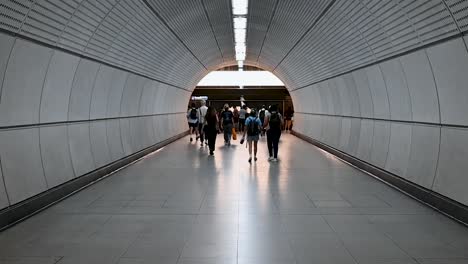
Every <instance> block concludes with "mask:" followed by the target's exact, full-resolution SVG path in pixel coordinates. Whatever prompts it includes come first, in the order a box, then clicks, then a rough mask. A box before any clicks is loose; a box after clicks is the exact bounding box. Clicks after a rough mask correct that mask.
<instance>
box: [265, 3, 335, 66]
mask: <svg viewBox="0 0 468 264" xmlns="http://www.w3.org/2000/svg"><path fill="white" fill-rule="evenodd" d="M330 2H331V0H319V1H279V3H278V7H277V8H276V12H275V16H274V19H273V21H272V23H271V25H270V28H269V31H268V33H267V35H266V38H265V42H264V43H263V47H261V48H262V50H261V53H260V54H259V57H258V58H257V60H258V62H259V63H260V64H261V65H263V66H264V67H265V68H267V69H270V70H272V69H274V68H275V67H276V65H278V63H279V62H280V61H281V60H282V59H283V58H284V57H285V56H286V54H287V52H289V50H291V48H292V47H293V46H294V45H295V44H296V43H297V41H299V39H300V38H301V37H302V35H304V33H305V32H306V31H307V30H308V29H309V28H310V27H311V26H312V25H313V23H314V22H315V21H316V20H317V18H318V17H319V15H320V14H321V13H322V12H323V10H324V9H325V8H326V6H327V5H328V4H329V3H330Z"/></svg>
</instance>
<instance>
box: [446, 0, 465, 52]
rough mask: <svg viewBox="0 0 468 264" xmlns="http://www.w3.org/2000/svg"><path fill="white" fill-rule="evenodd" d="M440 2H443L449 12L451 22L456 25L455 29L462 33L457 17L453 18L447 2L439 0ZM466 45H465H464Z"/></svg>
mask: <svg viewBox="0 0 468 264" xmlns="http://www.w3.org/2000/svg"><path fill="white" fill-rule="evenodd" d="M441 1H442V3H443V4H444V6H445V8H446V9H447V11H448V12H449V14H450V17H451V18H452V20H453V23H454V24H455V26H457V30H458V32H459V33H462V32H463V31H462V30H461V28H460V25H459V24H458V21H457V19H456V18H455V16H454V15H453V12H452V10H451V9H450V6H449V5H448V4H447V2H446V0H441ZM465 47H466V46H465Z"/></svg>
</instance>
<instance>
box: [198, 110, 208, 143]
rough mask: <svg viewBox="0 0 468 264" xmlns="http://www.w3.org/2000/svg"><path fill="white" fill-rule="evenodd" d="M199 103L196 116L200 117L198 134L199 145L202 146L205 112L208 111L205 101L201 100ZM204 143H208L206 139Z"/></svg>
mask: <svg viewBox="0 0 468 264" xmlns="http://www.w3.org/2000/svg"><path fill="white" fill-rule="evenodd" d="M201 105H202V106H201V107H200V108H199V109H198V116H199V117H200V118H199V122H198V132H199V134H200V142H201V143H200V146H202V147H203V142H204V141H205V131H204V126H205V116H206V112H207V111H208V107H206V102H205V101H201ZM206 144H207V145H208V141H206Z"/></svg>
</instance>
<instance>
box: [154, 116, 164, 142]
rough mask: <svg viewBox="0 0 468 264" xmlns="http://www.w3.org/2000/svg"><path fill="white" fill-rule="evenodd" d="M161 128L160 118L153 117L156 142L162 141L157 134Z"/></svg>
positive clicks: (160, 136) (159, 134)
mask: <svg viewBox="0 0 468 264" xmlns="http://www.w3.org/2000/svg"><path fill="white" fill-rule="evenodd" d="M160 127H161V116H153V131H154V137H155V139H156V142H160V141H162V135H161V133H160V132H159V130H160Z"/></svg>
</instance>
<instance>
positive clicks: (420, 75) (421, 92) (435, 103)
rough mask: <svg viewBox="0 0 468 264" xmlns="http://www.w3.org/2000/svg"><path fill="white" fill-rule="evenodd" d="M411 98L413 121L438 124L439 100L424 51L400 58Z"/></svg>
mask: <svg viewBox="0 0 468 264" xmlns="http://www.w3.org/2000/svg"><path fill="white" fill-rule="evenodd" d="M400 61H401V64H402V66H403V70H404V72H405V76H406V80H407V83H408V89H409V92H410V96H411V107H412V110H411V112H412V114H413V120H414V121H420V122H432V123H439V122H440V118H439V100H438V98H437V90H436V85H435V82H434V76H433V75H432V69H431V65H430V63H429V60H428V58H427V55H426V51H425V50H422V51H418V52H415V53H411V54H409V55H406V56H403V57H401V58H400Z"/></svg>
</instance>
